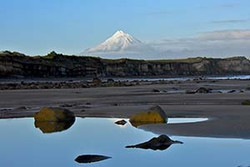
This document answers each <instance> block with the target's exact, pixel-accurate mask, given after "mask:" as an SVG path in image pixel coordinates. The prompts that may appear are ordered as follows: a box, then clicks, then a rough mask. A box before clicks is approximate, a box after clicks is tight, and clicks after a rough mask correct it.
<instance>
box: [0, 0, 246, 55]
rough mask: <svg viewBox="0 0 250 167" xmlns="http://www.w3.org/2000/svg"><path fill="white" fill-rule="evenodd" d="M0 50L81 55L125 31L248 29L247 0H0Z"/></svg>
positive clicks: (175, 33) (171, 33) (139, 34)
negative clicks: (118, 32) (115, 33)
mask: <svg viewBox="0 0 250 167" xmlns="http://www.w3.org/2000/svg"><path fill="white" fill-rule="evenodd" d="M0 27H1V29H0V50H11V51H14V50H15V51H19V52H23V53H26V54H30V55H44V54H47V53H48V52H49V51H51V50H56V51H57V52H63V53H67V54H78V53H80V52H82V51H83V50H85V49H86V48H89V47H93V46H95V45H97V44H98V43H100V42H102V41H103V40H104V39H106V38H107V37H109V36H110V35H112V34H113V33H114V32H115V31H117V30H123V31H125V32H127V33H130V34H132V35H133V36H135V37H136V38H138V39H140V40H142V41H146V42H149V43H150V42H151V43H152V42H155V41H157V42H158V41H162V40H164V39H171V40H173V39H183V38H185V39H186V38H194V37H197V36H199V35H200V34H202V33H206V32H213V31H219V30H223V31H224V30H244V31H245V30H248V29H249V28H250V1H249V0H209V1H201V0H189V1H183V0H175V1H167V0H0Z"/></svg>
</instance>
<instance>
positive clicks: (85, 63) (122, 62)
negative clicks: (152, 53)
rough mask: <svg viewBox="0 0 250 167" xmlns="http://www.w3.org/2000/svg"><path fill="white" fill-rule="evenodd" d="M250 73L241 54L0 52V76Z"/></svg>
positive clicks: (246, 62) (248, 64) (247, 62)
mask: <svg viewBox="0 0 250 167" xmlns="http://www.w3.org/2000/svg"><path fill="white" fill-rule="evenodd" d="M226 74H250V61H249V60H248V59H246V58H244V57H235V58H227V59H211V58H190V59H182V60H158V61H157V60H155V61H145V60H130V59H119V60H108V59H101V58H95V57H78V56H66V55H61V54H56V53H55V52H52V53H50V54H49V55H47V56H36V57H30V56H26V55H23V54H20V53H16V52H8V51H5V52H2V53H0V77H94V76H99V77H130V76H188V75H226Z"/></svg>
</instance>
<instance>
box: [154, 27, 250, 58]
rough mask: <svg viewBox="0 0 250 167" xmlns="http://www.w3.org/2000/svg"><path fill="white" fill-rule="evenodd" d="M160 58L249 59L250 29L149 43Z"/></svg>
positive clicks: (207, 33)
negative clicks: (244, 57)
mask: <svg viewBox="0 0 250 167" xmlns="http://www.w3.org/2000/svg"><path fill="white" fill-rule="evenodd" d="M151 45H152V46H153V47H155V48H156V49H157V50H158V51H159V52H161V57H162V58H185V57H197V56H207V57H228V56H239V55H240V56H246V57H248V58H249V57H250V47H249V46H250V29H249V30H225V31H212V32H206V33H202V34H200V35H199V36H198V37H193V38H182V39H174V40H169V39H166V40H162V41H159V42H154V43H151Z"/></svg>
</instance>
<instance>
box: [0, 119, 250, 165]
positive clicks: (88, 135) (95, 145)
mask: <svg viewBox="0 0 250 167" xmlns="http://www.w3.org/2000/svg"><path fill="white" fill-rule="evenodd" d="M240 120H241V121H242V124H241V126H242V127H245V128H246V127H250V126H249V122H250V121H248V123H247V122H245V121H244V119H239V120H238V121H236V120H234V121H235V124H239V122H240ZM33 121H34V120H33V119H31V118H25V119H7V120H0V132H1V143H0V148H1V149H0V157H1V161H0V166H1V167H2V166H3V167H5V166H6V167H19V166H25V167H26V166H27V167H29V166H35V167H44V166H60V167H69V166H74V167H80V166H82V165H83V164H80V163H77V162H75V161H74V159H75V158H76V157H77V156H78V155H81V154H84V155H89V154H92V153H94V154H96V153H97V154H100V155H108V156H111V157H114V158H112V160H107V161H106V160H105V161H100V163H92V164H91V166H92V167H97V166H99V167H102V166H103V167H104V166H108V167H115V166H119V167H128V166H145V167H146V166H157V167H165V166H175V167H183V166H192V167H200V166H202V167H211V166H232V167H233V166H234V167H236V166H240V165H245V166H246V165H249V164H250V160H249V154H250V151H249V150H250V140H238V139H223V138H220V139H218V138H206V137H203V138H200V137H181V136H178V135H175V136H174V137H173V136H170V137H171V138H172V139H176V140H179V141H183V142H184V143H185V144H183V145H180V146H177V145H176V146H174V147H173V146H172V147H168V148H167V150H166V151H145V150H144V149H126V148H124V147H125V146H126V145H128V144H131V143H132V144H133V143H137V142H138V141H147V140H148V139H151V138H153V137H154V136H155V134H153V133H148V132H146V131H143V130H138V129H137V128H134V127H132V126H130V124H127V125H126V126H124V128H120V127H119V126H116V125H115V124H114V122H113V121H110V120H109V119H105V118H84V119H82V118H77V119H76V122H75V123H74V126H72V127H71V128H69V129H68V130H67V131H65V132H64V133H52V134H51V135H44V134H43V133H40V131H38V130H37V129H35V128H34V126H33V124H34V122H33ZM209 122H210V123H211V121H207V122H199V123H189V124H188V125H187V124H186V125H185V126H186V127H189V128H186V129H185V131H186V133H187V134H188V130H189V133H190V134H192V133H193V134H194V131H198V130H200V132H199V133H204V134H205V133H206V135H209V133H210V134H211V133H212V132H213V131H215V132H216V133H218V131H217V129H220V130H222V129H224V130H225V129H226V125H225V126H224V128H221V127H219V125H218V127H216V126H212V127H210V129H206V131H205V129H202V128H204V127H203V125H200V124H205V123H209ZM217 122H219V120H218V121H217ZM226 123H227V122H225V121H223V120H222V122H221V125H222V124H226ZM190 124H192V128H193V130H192V129H191V127H190V126H191V125H190ZM161 125H162V124H158V125H157V124H155V125H154V126H161ZM163 125H165V126H164V127H169V126H171V127H176V128H177V127H179V126H182V127H183V126H184V125H183V124H172V125H170V124H163ZM193 125H196V126H193ZM206 125H209V124H206ZM150 126H151V125H150ZM238 127H239V125H238V126H237V127H235V128H238ZM23 129H25V130H23ZM169 129H170V128H167V130H168V131H166V132H171V131H170V130H169ZM242 129H244V128H242ZM176 130H177V129H176ZM202 130H204V132H202ZM245 130H246V129H245ZM173 131H174V129H173V130H172V132H173ZM227 132H228V133H229V132H231V133H232V134H233V133H234V135H236V134H237V135H238V136H240V135H243V136H244V134H245V135H247V133H248V136H249V134H250V133H249V131H245V132H244V133H243V130H242V131H240V132H239V133H236V131H235V130H234V128H232V126H229V129H228V130H227ZM240 133H242V134H240ZM161 134H164V133H161ZM176 134H177V132H176ZM178 134H181V133H180V131H178ZM224 134H225V133H224ZM215 150H216V151H215ZM180 157H181V160H180ZM208 157H209V158H208ZM13 159H14V161H13Z"/></svg>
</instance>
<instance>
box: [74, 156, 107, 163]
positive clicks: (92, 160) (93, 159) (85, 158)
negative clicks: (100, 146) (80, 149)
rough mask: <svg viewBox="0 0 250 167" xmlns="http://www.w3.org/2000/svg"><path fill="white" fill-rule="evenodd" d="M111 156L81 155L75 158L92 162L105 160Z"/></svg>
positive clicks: (78, 160)
mask: <svg viewBox="0 0 250 167" xmlns="http://www.w3.org/2000/svg"><path fill="white" fill-rule="evenodd" d="M109 158H111V157H107V156H103V155H80V156H78V157H77V158H76V159H75V161H76V162H78V163H92V162H98V161H103V160H106V159H109Z"/></svg>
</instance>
